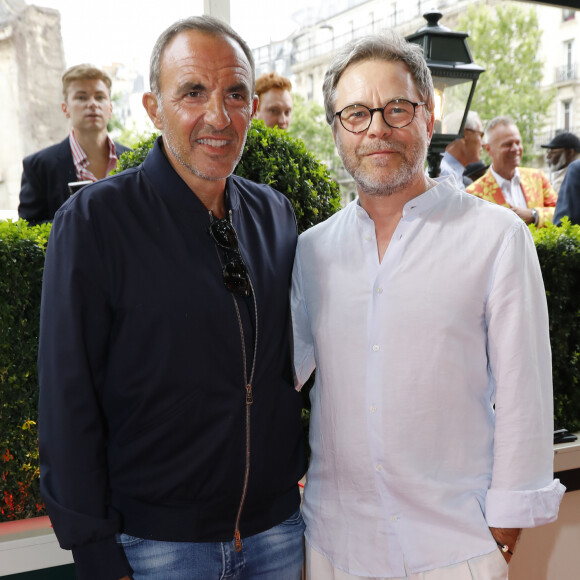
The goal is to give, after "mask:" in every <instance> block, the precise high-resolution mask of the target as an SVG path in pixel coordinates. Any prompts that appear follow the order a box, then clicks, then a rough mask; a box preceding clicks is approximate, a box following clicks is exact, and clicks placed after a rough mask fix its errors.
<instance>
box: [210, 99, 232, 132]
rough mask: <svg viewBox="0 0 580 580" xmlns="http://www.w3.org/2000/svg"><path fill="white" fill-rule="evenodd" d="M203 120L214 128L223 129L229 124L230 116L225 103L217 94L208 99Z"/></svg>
mask: <svg viewBox="0 0 580 580" xmlns="http://www.w3.org/2000/svg"><path fill="white" fill-rule="evenodd" d="M205 120H206V122H207V123H209V124H210V125H211V126H212V127H214V128H215V129H224V128H225V127H227V126H228V125H229V124H230V116H229V115H228V112H227V110H226V107H225V103H224V101H223V99H222V98H221V97H219V96H218V95H215V96H213V97H212V98H210V99H209V101H208V104H207V111H206V113H205Z"/></svg>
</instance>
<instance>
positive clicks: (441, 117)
mask: <svg viewBox="0 0 580 580" xmlns="http://www.w3.org/2000/svg"><path fill="white" fill-rule="evenodd" d="M433 84H434V86H435V132H436V133H440V134H446V135H458V134H459V130H460V129H461V121H462V120H463V116H464V115H465V109H466V108H467V102H468V101H469V94H470V92H471V85H472V84H473V80H472V79H465V78H459V79H458V78H450V77H438V76H435V75H433Z"/></svg>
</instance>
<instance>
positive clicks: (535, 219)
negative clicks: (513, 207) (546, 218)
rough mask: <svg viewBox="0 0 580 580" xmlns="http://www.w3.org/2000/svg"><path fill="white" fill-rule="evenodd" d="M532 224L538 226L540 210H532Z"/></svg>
mask: <svg viewBox="0 0 580 580" xmlns="http://www.w3.org/2000/svg"><path fill="white" fill-rule="evenodd" d="M532 223H533V224H534V225H536V226H537V225H538V210H537V209H534V208H532Z"/></svg>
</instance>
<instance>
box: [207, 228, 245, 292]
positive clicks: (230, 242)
mask: <svg viewBox="0 0 580 580" xmlns="http://www.w3.org/2000/svg"><path fill="white" fill-rule="evenodd" d="M209 234H210V235H211V237H212V238H213V241H214V242H215V243H216V244H217V245H218V246H220V247H221V248H223V249H224V250H226V251H227V252H231V253H232V254H233V255H232V256H231V257H230V259H229V261H228V262H226V263H225V264H224V266H223V268H222V275H223V279H224V285H225V287H226V288H227V289H228V290H229V291H230V292H232V293H234V294H238V295H239V296H249V295H250V276H249V274H248V268H247V267H246V264H245V263H244V260H243V259H242V254H241V253H240V246H239V244H238V235H237V234H236V230H235V229H234V226H233V225H232V224H231V222H230V221H229V220H228V218H227V217H226V218H222V219H218V220H213V221H212V222H211V224H210V226H209Z"/></svg>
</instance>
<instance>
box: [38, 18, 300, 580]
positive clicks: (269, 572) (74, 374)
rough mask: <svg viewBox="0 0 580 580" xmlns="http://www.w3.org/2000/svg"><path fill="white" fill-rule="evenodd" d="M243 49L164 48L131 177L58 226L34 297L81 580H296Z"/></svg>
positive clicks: (46, 465)
mask: <svg viewBox="0 0 580 580" xmlns="http://www.w3.org/2000/svg"><path fill="white" fill-rule="evenodd" d="M253 79H254V70H253V59H252V56H251V52H250V50H249V48H248V47H247V45H246V43H245V42H244V41H243V40H242V39H241V38H240V37H239V36H238V35H237V34H236V33H235V32H234V31H233V30H231V29H230V28H229V27H228V26H227V25H224V24H223V23H220V22H219V21H217V20H214V19H212V18H210V17H196V18H189V19H187V20H183V21H180V22H178V23H176V25H174V26H173V27H170V28H169V29H168V30H167V31H165V32H164V33H163V34H162V35H161V37H160V38H159V39H158V41H157V44H156V46H155V48H154V51H153V55H152V61H151V88H152V92H151V93H146V94H145V95H144V97H143V103H144V106H145V108H146V109H147V111H148V113H149V116H150V117H151V119H152V121H153V122H154V124H155V126H156V127H157V128H158V129H160V130H161V132H162V136H161V137H160V138H159V139H158V140H157V142H156V144H155V146H154V148H153V150H152V151H151V152H150V154H149V156H148V157H147V158H146V160H145V162H144V163H143V164H142V165H141V166H140V167H138V168H136V169H132V170H128V171H125V172H123V173H121V174H119V175H116V176H113V177H109V178H106V179H103V180H101V181H99V182H96V183H94V184H92V185H89V186H87V187H85V188H84V189H83V190H82V191H81V192H79V193H78V194H77V195H75V196H73V197H72V198H71V199H70V200H68V201H67V202H66V203H65V204H64V205H63V206H62V207H61V208H60V210H59V211H58V212H57V214H56V216H55V220H54V224H53V228H52V233H51V236H50V240H49V244H48V251H47V258H46V267H45V279H44V286H43V297H42V313H41V336H40V351H39V376H40V454H41V486H42V494H43V498H44V500H45V502H46V505H47V508H48V512H49V515H50V518H51V521H52V523H53V526H54V530H55V532H56V535H57V537H58V539H59V542H60V544H61V546H62V547H64V548H67V549H72V551H73V556H74V559H75V562H76V566H77V572H78V577H79V578H80V579H81V580H84V579H95V580H96V579H99V580H108V579H110V580H117V579H119V578H123V579H126V578H135V579H140V578H171V579H180V578H188V579H197V578H199V579H202V578H203V579H204V580H207V579H209V578H220V577H222V576H223V575H227V577H228V578H236V579H240V580H242V579H251V578H258V577H259V578H262V579H264V580H274V579H276V580H298V578H300V572H301V567H302V560H303V551H302V535H303V530H304V524H303V521H302V518H301V515H300V512H299V502H300V495H299V490H298V486H297V482H298V481H299V479H300V478H301V477H302V476H303V474H304V471H305V459H304V445H303V438H302V432H301V424H300V412H301V399H300V395H299V394H298V393H297V392H296V391H295V390H294V389H293V385H292V373H291V365H290V347H289V335H290V333H289V303H288V299H289V284H290V277H291V268H292V262H293V258H294V251H295V245H296V238H297V232H296V221H295V217H294V214H293V211H292V208H291V205H290V203H289V201H288V200H287V199H286V198H285V197H284V196H282V195H281V194H280V193H279V192H277V191H275V190H273V189H272V188H270V187H268V186H265V185H257V184H255V183H252V182H250V181H248V180H245V179H242V178H239V177H235V176H231V173H232V171H233V169H234V167H235V165H236V164H237V162H238V160H239V157H240V155H241V151H242V149H243V144H244V141H245V137H246V132H247V129H248V127H249V124H250V122H251V119H252V117H253V115H254V113H255V111H256V104H257V99H256V98H255V97H254V87H253Z"/></svg>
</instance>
